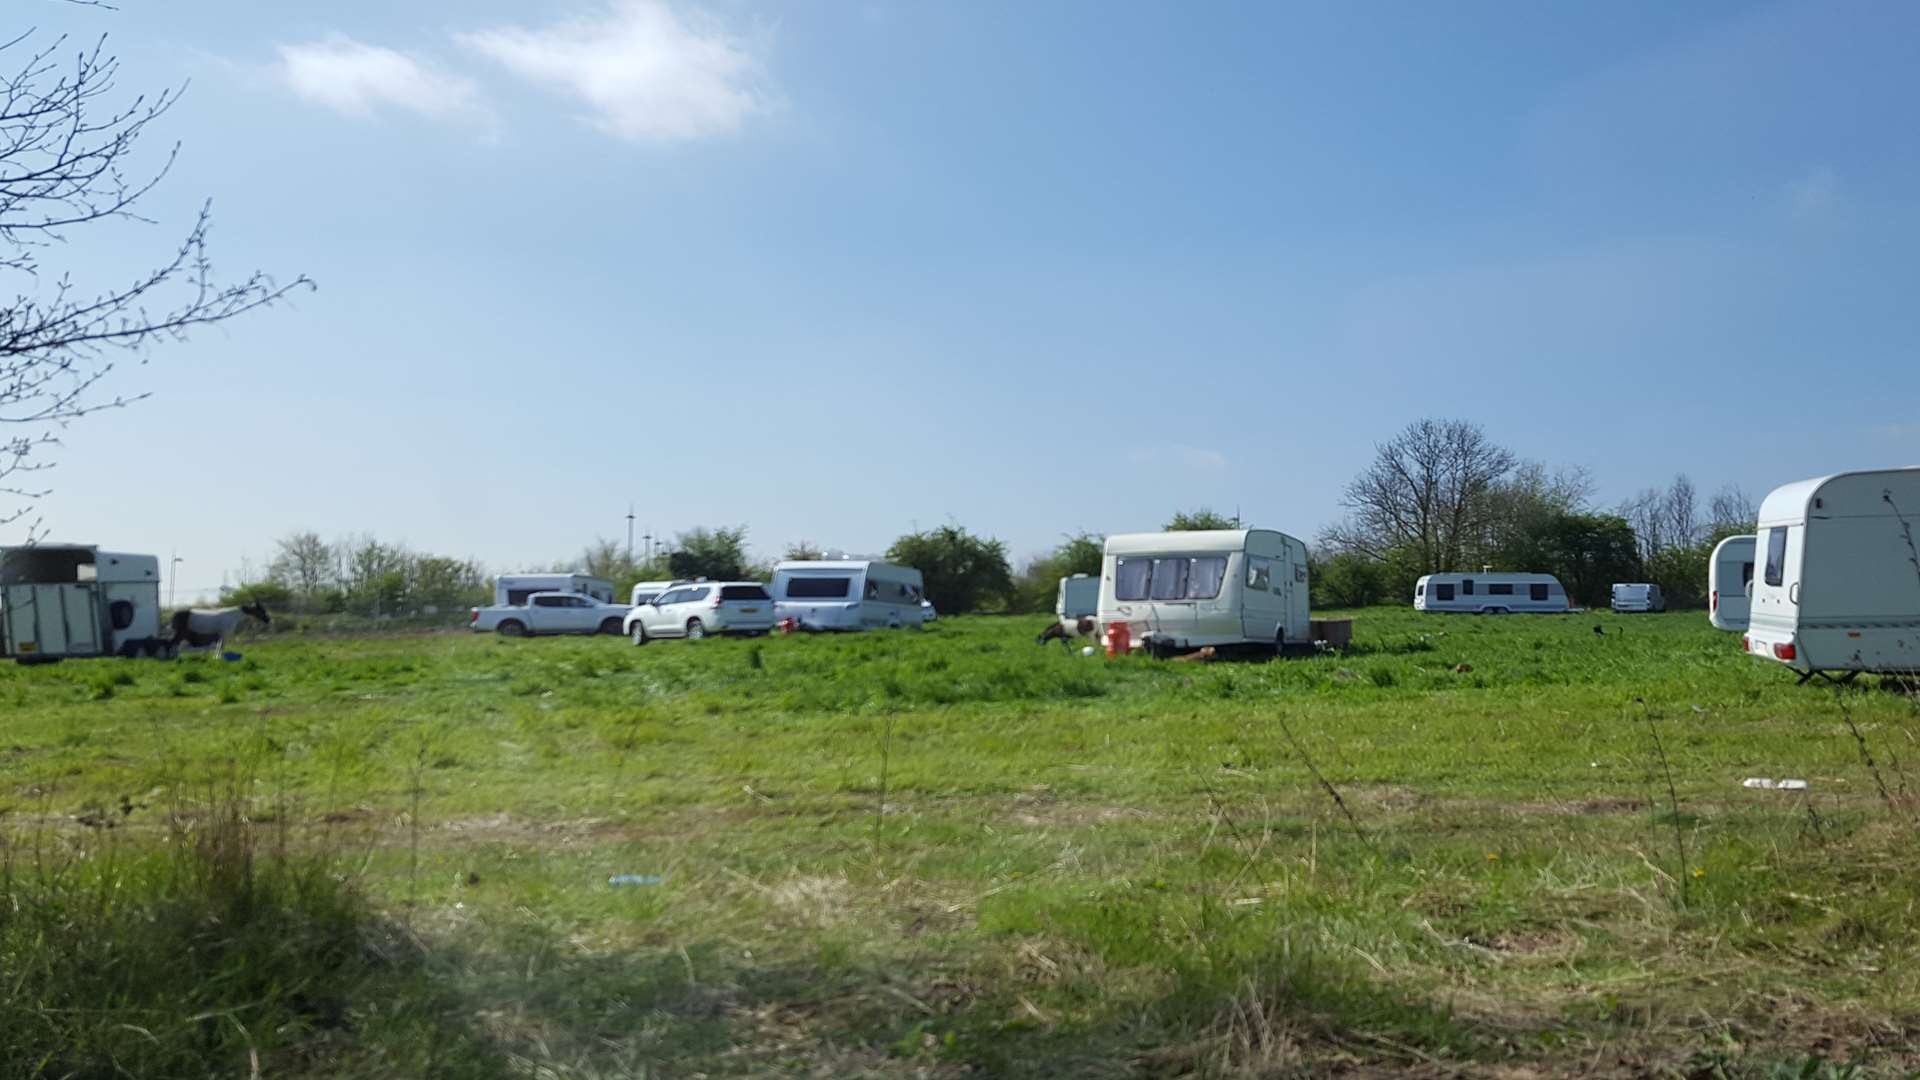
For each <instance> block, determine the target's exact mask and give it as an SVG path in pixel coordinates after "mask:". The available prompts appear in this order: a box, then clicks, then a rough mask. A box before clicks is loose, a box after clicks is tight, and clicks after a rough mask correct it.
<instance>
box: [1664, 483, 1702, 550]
mask: <svg viewBox="0 0 1920 1080" xmlns="http://www.w3.org/2000/svg"><path fill="white" fill-rule="evenodd" d="M1660 516H1661V517H1663V518H1665V519H1666V534H1667V536H1668V537H1669V538H1670V542H1671V543H1672V544H1673V545H1674V546H1676V547H1686V546H1688V545H1690V544H1692V543H1694V542H1695V541H1697V540H1699V539H1700V506H1699V497H1698V495H1697V494H1696V493H1695V491H1694V488H1693V481H1692V480H1691V479H1689V478H1688V477H1687V474H1686V473H1680V474H1679V475H1677V476H1675V477H1674V478H1673V483H1672V484H1671V485H1669V486H1668V487H1667V493H1666V495H1665V496H1663V497H1662V498H1661V500H1660Z"/></svg>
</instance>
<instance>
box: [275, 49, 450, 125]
mask: <svg viewBox="0 0 1920 1080" xmlns="http://www.w3.org/2000/svg"><path fill="white" fill-rule="evenodd" d="M279 51H280V77H281V78H282V79H283V80H285V81H286V84H287V85H288V86H289V87H291V88H292V89H293V92H294V93H296V94H298V95H300V96H301V97H303V98H305V99H306V100H308V101H311V102H313V103H314V104H316V105H324V106H326V107H327V108H329V109H333V110H336V111H338V112H343V113H347V114H349V115H355V116H362V115H366V114H369V113H371V112H373V111H374V110H375V109H377V108H380V107H382V106H391V107H393V108H398V109H406V110H408V111H409V112H416V113H420V114H422V115H425V116H452V115H457V114H461V113H471V112H475V111H477V110H478V109H479V91H478V90H477V89H476V88H475V87H474V85H473V83H472V82H471V81H470V80H467V79H463V78H461V77H459V76H457V75H445V74H441V73H439V72H436V71H434V70H433V69H432V68H429V67H427V66H426V65H425V64H422V63H421V62H420V61H418V60H415V59H414V58H413V57H411V56H409V55H407V54H406V53H403V52H400V51H398V50H395V49H388V48H384V47H382V46H379V45H366V44H362V43H361V42H358V41H355V40H353V39H352V38H350V37H347V36H345V35H344V34H334V35H331V36H329V37H327V38H324V39H322V40H320V41H313V42H308V43H306V44H303V45H282V46H280V47H279Z"/></svg>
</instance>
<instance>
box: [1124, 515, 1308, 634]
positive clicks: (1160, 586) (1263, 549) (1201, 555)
mask: <svg viewBox="0 0 1920 1080" xmlns="http://www.w3.org/2000/svg"><path fill="white" fill-rule="evenodd" d="M1099 620H1100V627H1101V629H1102V631H1105V630H1107V629H1108V628H1109V627H1111V626H1112V625H1113V624H1114V623H1126V624H1127V631H1128V634H1129V635H1130V636H1131V637H1132V639H1133V641H1134V642H1136V643H1139V644H1141V645H1143V646H1144V647H1145V648H1147V649H1149V650H1151V651H1154V652H1160V653H1165V652H1173V651H1177V650H1182V649H1197V648H1201V647H1203V646H1207V645H1260V646H1265V647H1267V648H1271V649H1274V650H1275V651H1291V650H1294V649H1307V648H1311V647H1312V637H1311V635H1310V634H1309V632H1308V625H1307V622H1308V619H1307V546H1306V545H1305V544H1303V543H1301V542H1300V541H1299V540H1297V539H1295V538H1293V537H1291V536H1288V535H1287V534H1285V533H1280V532H1275V531H1273V530H1272V529H1210V530H1203V531H1197V532H1163V533H1129V534H1123V535H1120V536H1109V537H1107V546H1106V554H1105V557H1104V558H1103V559H1102V560H1101V569H1100V611H1099Z"/></svg>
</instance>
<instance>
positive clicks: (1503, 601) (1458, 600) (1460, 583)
mask: <svg viewBox="0 0 1920 1080" xmlns="http://www.w3.org/2000/svg"><path fill="white" fill-rule="evenodd" d="M1413 607H1414V610H1416V611H1465V612H1470V613H1472V614H1475V615H1507V614H1511V613H1513V612H1518V611H1529V612H1542V613H1552V612H1561V611H1572V610H1573V600H1572V599H1571V598H1570V597H1568V596H1567V590H1566V589H1565V588H1563V587H1562V586H1561V584H1560V579H1559V578H1557V577H1554V576H1553V575H1552V574H1492V573H1481V574H1428V575H1426V576H1425V577H1422V578H1421V579H1420V580H1419V581H1417V582H1414V585H1413Z"/></svg>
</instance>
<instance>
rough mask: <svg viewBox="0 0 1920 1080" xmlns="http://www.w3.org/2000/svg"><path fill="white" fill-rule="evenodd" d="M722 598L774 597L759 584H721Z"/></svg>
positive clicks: (756, 598) (762, 598) (750, 598)
mask: <svg viewBox="0 0 1920 1080" xmlns="http://www.w3.org/2000/svg"><path fill="white" fill-rule="evenodd" d="M720 599H722V600H771V599H773V598H772V597H770V596H768V595H767V590H765V589H763V588H761V587H760V586H758V585H722V586H720Z"/></svg>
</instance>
